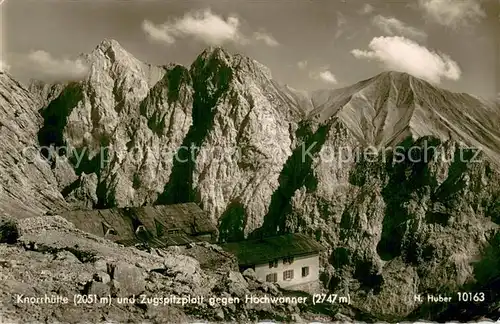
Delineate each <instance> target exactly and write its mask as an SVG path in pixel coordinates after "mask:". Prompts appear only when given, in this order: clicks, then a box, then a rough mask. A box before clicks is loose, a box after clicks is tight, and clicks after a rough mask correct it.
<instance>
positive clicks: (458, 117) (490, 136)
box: [309, 72, 500, 161]
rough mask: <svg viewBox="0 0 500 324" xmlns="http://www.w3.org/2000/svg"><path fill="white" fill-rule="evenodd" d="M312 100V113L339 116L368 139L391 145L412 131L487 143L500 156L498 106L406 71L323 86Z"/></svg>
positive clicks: (317, 116)
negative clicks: (330, 87) (341, 86)
mask: <svg viewBox="0 0 500 324" xmlns="http://www.w3.org/2000/svg"><path fill="white" fill-rule="evenodd" d="M312 101H313V103H314V106H315V109H314V110H313V111H312V112H311V113H310V115H309V118H310V119H313V120H319V121H321V120H326V119H328V118H330V117H332V116H338V117H339V118H340V119H341V120H342V121H343V122H344V123H345V124H346V125H347V127H348V128H349V129H350V131H351V132H352V133H353V134H354V135H355V136H356V137H357V138H358V139H359V140H360V141H362V142H364V143H366V144H370V145H376V146H377V147H386V146H391V145H395V144H398V143H399V142H401V141H402V140H403V139H404V138H406V137H407V136H412V137H413V138H415V139H416V138H419V137H422V136H435V137H437V138H439V139H441V140H447V139H453V140H455V141H462V142H464V143H466V144H467V145H470V146H472V147H476V148H481V149H483V150H484V153H485V154H486V155H488V156H489V157H490V158H491V160H492V161H500V156H499V152H500V130H498V128H497V127H496V123H497V122H498V121H499V120H500V112H499V111H498V109H496V108H495V107H493V106H490V105H488V104H486V103H484V102H482V101H480V100H479V99H477V98H475V97H472V96H470V95H467V94H464V93H452V92H449V91H446V90H443V89H439V88H436V87H434V86H432V85H431V84H429V83H428V82H426V81H423V80H420V79H418V78H415V77H412V76H410V75H409V74H406V73H400V72H384V73H381V74H379V75H377V76H375V77H373V78H371V79H369V80H365V81H362V82H360V83H357V84H355V85H353V86H351V87H348V88H344V89H339V90H333V91H328V90H327V91H324V90H323V91H318V92H315V93H313V95H312Z"/></svg>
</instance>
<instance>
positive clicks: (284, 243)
mask: <svg viewBox="0 0 500 324" xmlns="http://www.w3.org/2000/svg"><path fill="white" fill-rule="evenodd" d="M222 248H223V249H224V250H225V251H227V252H229V253H232V254H234V255H235V256H236V257H237V258H238V263H239V264H240V265H254V264H263V263H267V262H269V261H272V260H276V259H280V258H284V257H288V256H299V255H308V254H315V253H319V252H320V251H323V250H324V249H325V248H324V247H323V246H322V245H321V244H320V243H318V242H316V241H315V240H314V239H313V238H311V237H308V236H306V235H304V234H285V235H280V236H272V237H266V238H263V239H257V240H247V241H241V242H235V243H226V244H222Z"/></svg>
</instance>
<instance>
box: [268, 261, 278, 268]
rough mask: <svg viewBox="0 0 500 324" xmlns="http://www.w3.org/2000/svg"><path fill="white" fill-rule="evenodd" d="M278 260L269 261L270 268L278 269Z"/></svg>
mask: <svg viewBox="0 0 500 324" xmlns="http://www.w3.org/2000/svg"><path fill="white" fill-rule="evenodd" d="M277 267H278V260H273V261H269V268H277Z"/></svg>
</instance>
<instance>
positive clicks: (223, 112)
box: [159, 48, 304, 240]
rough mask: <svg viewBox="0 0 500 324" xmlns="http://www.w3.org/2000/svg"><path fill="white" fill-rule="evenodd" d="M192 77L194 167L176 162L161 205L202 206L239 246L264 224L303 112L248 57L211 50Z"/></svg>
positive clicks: (188, 140)
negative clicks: (193, 202) (190, 203)
mask: <svg viewBox="0 0 500 324" xmlns="http://www.w3.org/2000/svg"><path fill="white" fill-rule="evenodd" d="M190 72H191V75H192V79H193V88H194V101H193V124H192V127H191V129H190V131H189V133H188V134H187V136H186V138H185V140H184V143H183V146H185V147H188V146H189V147H193V148H190V149H189V150H186V152H189V153H190V156H187V155H186V156H185V157H186V160H189V161H188V162H182V161H181V162H179V161H178V162H177V163H174V165H175V166H174V171H173V175H172V178H171V180H170V182H169V184H168V185H167V186H166V188H165V189H166V190H165V193H164V195H162V196H161V197H160V199H159V201H161V202H169V203H173V202H185V201H188V200H197V201H199V202H200V203H201V204H202V206H203V207H204V208H205V209H206V210H207V211H208V212H209V214H210V216H212V217H213V218H215V219H220V231H221V238H222V239H224V240H226V239H241V238H243V237H244V235H245V234H247V233H248V232H249V231H251V230H254V229H255V228H257V227H259V226H260V225H261V221H262V217H261V216H262V215H263V214H265V213H266V212H267V208H268V205H269V202H270V197H271V195H272V192H273V191H274V190H275V189H276V188H277V187H278V182H277V180H278V174H279V172H280V170H281V168H282V165H283V164H284V162H285V161H286V158H287V157H288V156H289V155H290V153H291V146H292V141H293V137H292V134H293V133H291V132H292V131H293V129H294V128H295V124H296V122H297V121H298V120H299V119H300V118H301V117H302V116H303V115H304V111H303V109H302V107H301V106H300V105H298V104H297V103H296V101H295V100H294V98H293V97H292V94H291V93H287V92H285V88H282V87H280V86H279V85H277V84H276V83H275V82H274V81H273V80H272V78H271V75H270V72H269V71H268V70H267V68H265V67H263V66H261V65H260V64H259V63H257V62H255V61H253V60H251V59H249V58H246V57H242V56H239V55H235V56H231V55H229V54H228V53H226V52H225V51H223V50H222V49H219V48H216V49H209V50H207V51H205V52H204V53H202V54H201V55H200V56H199V57H198V58H197V60H196V61H195V62H194V63H193V65H192V66H191V71H190ZM182 160H184V156H183V157H182Z"/></svg>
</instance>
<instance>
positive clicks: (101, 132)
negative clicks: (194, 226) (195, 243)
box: [0, 41, 500, 320]
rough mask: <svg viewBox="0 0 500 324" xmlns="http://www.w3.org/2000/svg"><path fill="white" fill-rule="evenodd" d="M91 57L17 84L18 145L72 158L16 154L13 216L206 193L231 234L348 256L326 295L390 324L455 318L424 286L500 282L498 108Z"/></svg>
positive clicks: (238, 64)
mask: <svg viewBox="0 0 500 324" xmlns="http://www.w3.org/2000/svg"><path fill="white" fill-rule="evenodd" d="M85 59H86V60H87V61H88V63H89V66H90V67H91V68H90V73H89V75H88V76H87V78H85V79H84V80H82V81H80V82H72V83H69V84H65V85H64V86H63V88H62V89H61V88H60V87H56V88H50V87H48V88H47V86H42V87H40V86H38V87H34V88H33V89H34V91H35V92H36V93H37V98H38V99H37V98H34V97H33V95H31V94H29V93H28V91H27V90H26V89H24V88H22V87H20V86H18V85H17V84H16V83H15V81H13V80H12V79H10V78H8V77H7V76H5V75H2V77H4V79H3V80H5V81H3V84H2V86H3V88H5V89H10V88H11V87H14V88H15V89H17V90H16V91H17V92H15V93H18V95H17V96H16V97H15V99H5V98H9V97H8V93H10V91H9V90H5V95H4V96H3V98H4V100H6V103H5V104H3V103H2V109H3V111H4V112H3V114H4V116H2V118H3V119H2V120H5V122H4V121H2V122H3V123H7V124H8V125H10V126H9V127H8V128H5V127H4V128H2V129H3V131H4V132H6V131H8V134H9V135H8V136H10V137H7V138H10V139H9V140H8V141H7V143H8V145H7V146H5V147H9V145H10V146H15V147H16V150H19V149H20V147H19V145H20V144H19V143H21V141H19V140H18V138H19V139H22V140H23V141H24V142H25V143H29V145H32V146H33V147H37V146H43V147H53V148H61V147H62V148H64V150H57V152H58V154H53V153H50V154H49V153H48V152H45V153H44V154H42V155H44V156H45V157H46V158H47V159H46V160H47V161H43V162H37V163H39V164H36V165H35V169H33V170H31V169H30V170H31V171H29V172H28V171H22V170H23V169H21V171H19V172H18V171H16V170H18V169H17V168H19V166H15V158H14V159H13V160H12V161H13V162H12V161H11V158H10V156H11V155H12V153H8V154H7V155H2V156H1V157H0V163H2V164H0V166H2V167H3V169H2V170H5V172H2V176H3V177H6V178H8V179H7V181H10V182H4V183H9V185H3V187H2V188H4V189H3V191H2V196H0V197H1V198H2V204H0V207H1V208H3V210H5V212H6V213H11V214H12V213H13V211H16V212H17V211H19V213H17V214H24V209H27V208H28V207H26V206H29V209H30V211H29V213H31V214H33V213H41V212H43V211H45V210H47V209H48V208H49V207H52V206H54V207H55V208H59V207H62V208H65V207H67V208H101V207H111V206H132V205H143V204H154V203H179V202H187V201H195V202H197V203H199V204H200V205H201V207H202V208H203V209H204V210H205V211H207V212H208V214H209V215H210V217H212V218H213V219H214V220H215V221H216V222H217V223H218V226H219V230H220V234H221V240H224V241H230V240H239V239H242V238H244V237H246V236H259V235H262V234H267V235H270V234H276V233H282V232H289V231H294V232H295V231H298V232H304V233H307V234H309V235H310V236H311V237H312V238H315V239H317V240H319V241H322V242H323V243H325V244H326V245H327V246H329V247H330V249H329V250H328V252H327V254H325V255H323V256H322V259H323V260H322V263H323V266H324V269H323V270H324V271H323V275H322V280H323V282H324V283H325V285H326V287H328V288H329V289H331V291H335V292H342V293H349V294H351V295H352V300H353V303H354V306H355V307H356V308H357V309H358V310H360V311H361V312H367V313H370V314H372V315H373V316H375V318H378V319H381V320H400V319H404V318H410V317H408V316H414V315H415V314H420V315H419V316H420V317H422V318H428V319H432V318H437V317H435V316H437V314H438V313H439V314H449V313H446V310H442V309H441V310H432V311H430V310H429V308H427V306H426V305H420V304H417V303H416V302H415V301H414V300H413V296H414V294H416V293H424V292H442V291H451V292H453V291H456V290H463V291H464V290H465V291H466V290H468V289H479V288H478V287H484V286H487V285H488V284H489V283H491V282H495V280H497V278H498V277H499V276H500V273H499V271H498V269H499V268H498V266H497V265H498V264H499V262H500V261H499V260H500V258H499V256H498V253H496V252H495V251H496V250H497V249H498V237H499V235H500V234H498V233H499V232H498V226H499V223H500V185H499V183H500V181H499V180H500V174H499V170H500V168H499V164H498V161H500V132H499V130H498V127H497V124H498V122H499V121H500V110H499V109H498V105H496V106H495V105H490V104H488V103H486V102H484V101H481V100H479V99H477V98H475V97H473V96H470V95H467V94H456V93H451V92H449V91H445V90H443V89H440V88H438V87H436V86H433V85H431V84H429V83H427V82H425V81H422V80H420V79H417V78H414V77H412V76H409V75H407V74H403V73H396V72H385V73H382V74H380V75H378V76H375V77H373V78H371V79H368V80H364V81H361V82H359V83H357V84H354V85H352V86H349V87H347V88H343V89H336V90H321V91H316V92H314V93H312V94H310V95H306V94H304V93H302V92H300V91H297V90H294V89H291V88H289V87H287V86H283V85H280V84H279V83H278V82H276V81H275V80H273V78H272V76H271V73H270V71H269V70H268V69H267V68H266V67H264V66H262V65H261V64H260V63H258V62H256V61H254V60H252V59H250V58H246V57H243V56H241V55H233V54H230V53H228V52H226V51H225V50H223V49H221V48H209V49H207V50H205V51H204V52H203V53H202V54H200V55H199V56H198V57H197V58H196V60H195V61H194V63H193V64H192V65H191V66H190V67H184V66H180V65H177V64H170V65H167V66H163V67H154V66H150V65H147V64H144V63H142V62H140V61H139V60H137V59H136V58H134V57H133V56H132V55H131V54H130V53H128V52H126V51H125V50H124V49H123V48H121V47H120V45H119V44H118V43H117V42H115V41H104V42H103V43H102V44H100V45H99V46H98V47H97V48H96V49H95V50H94V51H93V52H92V53H91V54H89V55H87V56H85ZM47 89H49V90H50V89H52V90H50V91H48V90H47ZM2 91H4V90H2ZM0 100H2V98H0ZM35 102H38V107H36V106H37V104H36V103H35ZM37 109H40V112H39V114H38V113H37V112H36V110H37ZM16 111H21V112H22V114H21V115H20V116H21V117H20V118H18V117H16V115H15V114H16ZM23 116H24V117H23ZM37 139H38V141H37ZM9 143H10V144H9ZM0 149H5V148H0ZM476 153H477V154H476ZM9 154H10V155H9ZM17 159H18V160H19V161H21V162H20V163H21V165H24V164H25V163H26V162H25V160H24V159H22V158H21V157H19V156H17ZM14 171H16V172H14ZM34 179H36V181H33V180H34ZM40 186H43V189H42V187H40ZM24 188H27V189H24ZM44 190H45V191H44ZM46 195H48V196H49V197H51V198H50V200H47V199H45V197H46ZM63 197H64V199H63ZM31 209H33V210H31ZM14 214H16V213H14ZM19 216H20V215H19ZM495 296H496V295H495ZM490 297H491V302H490V303H489V304H488V305H489V306H492V305H493V306H492V307H494V306H495V305H497V304H495V303H498V296H497V297H494V296H493V295H490ZM495 298H496V299H495ZM451 313H453V312H451ZM450 318H451V317H450Z"/></svg>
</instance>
